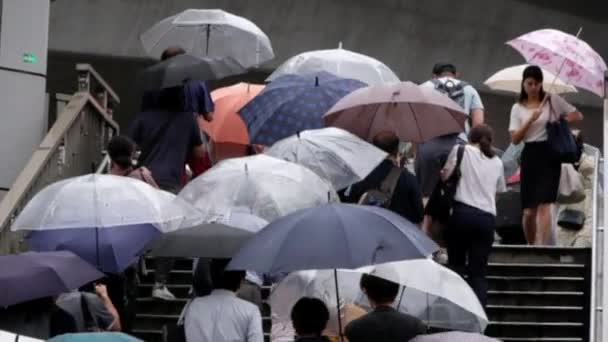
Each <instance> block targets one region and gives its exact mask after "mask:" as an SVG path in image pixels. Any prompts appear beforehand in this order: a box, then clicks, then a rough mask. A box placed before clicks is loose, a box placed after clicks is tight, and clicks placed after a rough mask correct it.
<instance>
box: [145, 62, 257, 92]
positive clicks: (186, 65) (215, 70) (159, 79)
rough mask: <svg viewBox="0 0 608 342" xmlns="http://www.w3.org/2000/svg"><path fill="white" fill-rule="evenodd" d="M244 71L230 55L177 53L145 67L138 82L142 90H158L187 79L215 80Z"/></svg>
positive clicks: (174, 85)
mask: <svg viewBox="0 0 608 342" xmlns="http://www.w3.org/2000/svg"><path fill="white" fill-rule="evenodd" d="M245 71H246V69H245V68H243V67H242V66H241V65H240V64H239V63H238V62H237V61H236V60H234V59H233V58H231V57H224V58H211V57H205V58H197V57H194V56H191V55H178V56H175V57H172V58H169V59H167V60H165V61H162V62H160V63H157V64H155V65H153V66H151V67H149V68H147V69H145V70H144V71H143V72H142V73H141V75H140V82H141V85H142V88H143V89H144V90H158V89H165V88H171V87H176V86H180V85H182V84H184V83H185V82H186V81H189V80H192V81H209V80H216V79H221V78H224V77H228V76H232V75H238V74H242V73H244V72H245Z"/></svg>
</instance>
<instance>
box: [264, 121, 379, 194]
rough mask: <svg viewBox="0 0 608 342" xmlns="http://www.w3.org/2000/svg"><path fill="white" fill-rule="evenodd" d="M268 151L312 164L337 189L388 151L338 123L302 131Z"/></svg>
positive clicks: (364, 172)
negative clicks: (346, 129)
mask: <svg viewBox="0 0 608 342" xmlns="http://www.w3.org/2000/svg"><path fill="white" fill-rule="evenodd" d="M264 153H265V154H267V155H270V156H273V157H276V158H280V159H284V160H287V161H290V162H293V163H296V164H300V165H302V166H305V167H307V168H309V169H310V170H312V171H314V172H315V173H316V174H317V175H319V176H321V177H322V178H324V179H326V180H328V181H329V182H330V183H331V184H332V185H333V187H334V189H336V190H342V189H345V188H346V187H348V186H349V185H352V184H354V183H356V182H358V181H360V180H362V179H363V178H365V177H366V176H367V175H368V174H369V173H370V172H372V171H373V170H374V169H375V168H376V166H378V164H380V163H381V162H382V161H383V160H384V159H385V158H386V155H387V154H386V153H385V152H384V151H382V150H380V149H379V148H377V147H375V146H374V145H372V144H370V143H368V142H367V141H364V140H362V139H360V138H358V137H357V136H356V135H354V134H351V133H349V132H347V131H345V130H342V129H339V128H335V127H328V128H321V129H314V130H308V131H302V132H300V133H298V134H297V135H293V136H291V137H289V138H285V139H283V140H280V141H278V142H276V143H275V144H274V145H272V146H271V147H270V148H269V149H268V150H266V152H264Z"/></svg>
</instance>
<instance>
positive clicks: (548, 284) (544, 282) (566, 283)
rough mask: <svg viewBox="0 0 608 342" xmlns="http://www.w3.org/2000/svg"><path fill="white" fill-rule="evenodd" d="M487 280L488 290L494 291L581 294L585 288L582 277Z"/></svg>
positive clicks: (501, 278)
mask: <svg viewBox="0 0 608 342" xmlns="http://www.w3.org/2000/svg"><path fill="white" fill-rule="evenodd" d="M487 279H488V286H489V289H490V290H496V291H550V292H553V291H564V292H582V291H584V290H585V287H586V284H585V278H583V277H543V276H539V275H533V276H510V275H500V276H497V275H490V276H488V277H487Z"/></svg>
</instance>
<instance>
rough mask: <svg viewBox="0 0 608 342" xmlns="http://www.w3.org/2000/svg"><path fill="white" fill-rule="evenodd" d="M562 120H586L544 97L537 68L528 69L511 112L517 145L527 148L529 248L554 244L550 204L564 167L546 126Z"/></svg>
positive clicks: (524, 190)
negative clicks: (556, 154) (562, 118)
mask: <svg viewBox="0 0 608 342" xmlns="http://www.w3.org/2000/svg"><path fill="white" fill-rule="evenodd" d="M561 116H565V117H566V119H567V120H568V121H569V122H573V121H580V120H582V119H583V115H582V114H581V113H580V112H579V111H577V110H576V108H574V107H573V106H572V105H571V104H569V103H567V102H566V101H565V100H564V99H563V98H561V97H559V96H557V95H549V94H547V93H545V91H544V89H543V72H542V70H541V69H540V68H539V67H538V66H535V65H531V66H529V67H527V68H526V69H525V70H524V73H523V80H522V86H521V93H520V96H519V101H518V102H517V103H515V104H514V105H513V108H512V109H511V120H510V122H509V133H511V140H512V141H513V143H514V144H519V143H520V142H524V144H525V145H524V149H523V152H522V156H521V203H522V208H523V222H522V224H523V227H524V233H525V236H526V240H527V242H528V244H530V245H546V244H549V243H550V242H551V240H552V229H551V225H552V219H551V204H553V203H555V200H556V198H557V190H558V186H559V178H560V174H561V163H560V161H559V160H557V159H556V158H555V157H553V153H552V152H551V148H550V146H549V144H548V143H547V123H548V122H549V121H554V120H556V119H558V118H559V117H561Z"/></svg>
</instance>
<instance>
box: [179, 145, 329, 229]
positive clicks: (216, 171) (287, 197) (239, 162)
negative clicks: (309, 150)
mask: <svg viewBox="0 0 608 342" xmlns="http://www.w3.org/2000/svg"><path fill="white" fill-rule="evenodd" d="M179 197H180V198H182V199H184V200H186V201H187V202H189V203H191V204H192V205H194V206H195V207H196V208H197V209H198V210H200V212H201V213H202V216H203V219H204V220H205V221H208V222H223V221H225V217H226V216H228V215H230V214H231V212H233V211H235V210H239V211H246V212H249V213H251V214H253V215H255V216H258V217H260V218H262V219H265V220H267V221H272V220H274V219H277V218H279V217H281V216H284V215H286V214H288V213H290V212H292V211H295V210H298V209H303V208H309V207H314V206H317V205H320V204H324V203H328V202H337V201H338V195H337V194H336V192H335V191H334V189H333V188H332V187H331V185H330V184H328V183H327V182H325V181H324V180H323V179H321V178H320V177H319V176H317V175H316V174H315V173H314V172H312V171H310V170H309V169H307V168H305V167H303V166H300V165H297V164H294V163H290V162H287V161H284V160H281V159H277V158H273V157H270V156H266V155H256V156H252V157H243V158H234V159H227V160H224V161H222V162H220V163H219V164H217V165H216V166H214V167H213V168H211V169H210V170H209V171H207V172H205V173H204V174H202V175H201V176H199V177H197V178H195V179H194V180H192V181H191V182H190V183H188V185H186V187H185V188H184V189H183V190H182V191H181V192H180V193H179Z"/></svg>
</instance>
